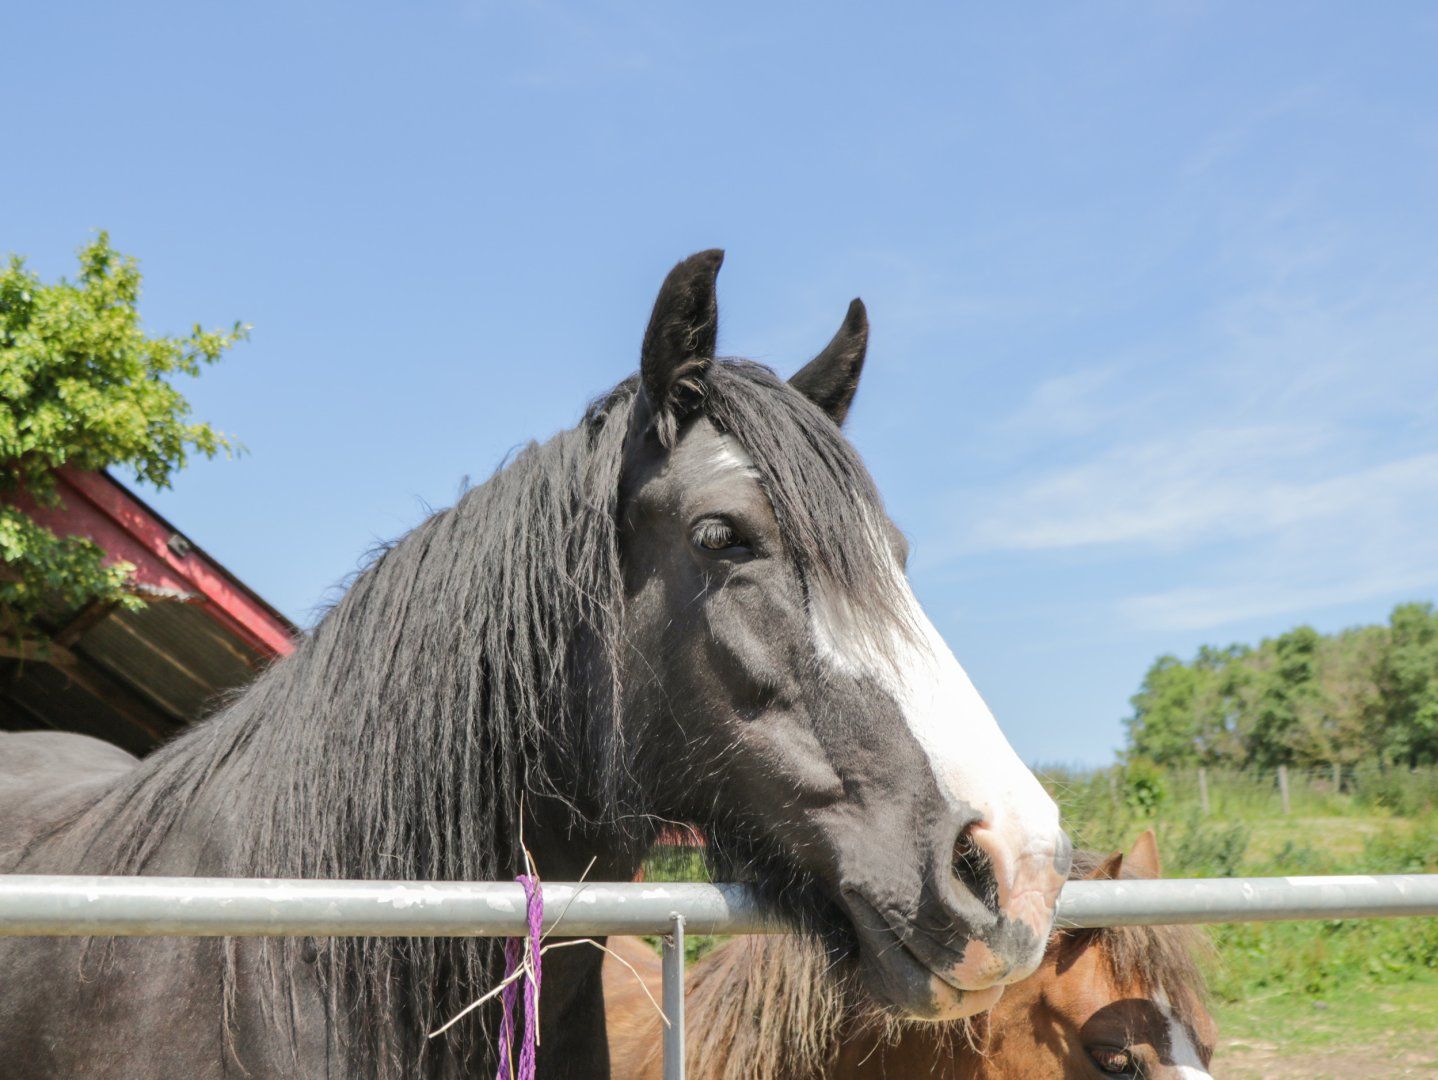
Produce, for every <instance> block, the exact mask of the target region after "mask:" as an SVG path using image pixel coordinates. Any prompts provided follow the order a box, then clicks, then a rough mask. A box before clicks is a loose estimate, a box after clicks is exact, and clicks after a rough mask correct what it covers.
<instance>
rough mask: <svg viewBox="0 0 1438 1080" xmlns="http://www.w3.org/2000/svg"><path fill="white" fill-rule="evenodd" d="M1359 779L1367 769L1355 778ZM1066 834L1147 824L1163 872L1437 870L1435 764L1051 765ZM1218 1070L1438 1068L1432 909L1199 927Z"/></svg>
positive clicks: (1368, 1072) (1263, 1073)
mask: <svg viewBox="0 0 1438 1080" xmlns="http://www.w3.org/2000/svg"><path fill="white" fill-rule="evenodd" d="M1359 779H1360V780H1365V778H1359ZM1048 782H1049V785H1050V789H1051V790H1052V791H1053V793H1054V794H1055V796H1056V797H1057V798H1058V799H1059V801H1060V803H1061V805H1062V806H1063V808H1064V813H1065V820H1066V821H1067V823H1068V827H1069V829H1070V831H1071V832H1072V833H1073V834H1074V836H1075V839H1076V841H1077V842H1079V843H1080V844H1083V845H1084V846H1087V847H1091V848H1096V849H1099V850H1112V849H1114V848H1118V847H1123V846H1125V845H1127V844H1128V843H1129V842H1130V841H1131V840H1132V838H1133V837H1134V836H1136V835H1137V834H1138V832H1139V831H1141V830H1142V829H1144V828H1148V827H1152V828H1154V829H1155V831H1156V832H1157V834H1158V837H1159V846H1160V850H1161V851H1162V853H1163V856H1164V873H1165V875H1166V876H1170V877H1190V876H1191V877H1212V876H1229V877H1238V876H1270V875H1289V874H1364V873H1372V874H1380V873H1429V872H1438V774H1435V773H1433V772H1420V773H1415V774H1402V773H1400V774H1389V775H1385V776H1376V775H1375V776H1373V777H1369V778H1366V782H1363V783H1360V782H1354V783H1353V784H1351V785H1349V784H1346V785H1345V789H1344V790H1343V791H1339V790H1337V789H1335V787H1334V786H1333V784H1332V782H1331V779H1326V778H1323V777H1322V776H1321V775H1320V776H1319V777H1312V778H1310V777H1305V776H1298V775H1295V777H1293V778H1292V782H1291V785H1290V796H1291V797H1290V812H1289V813H1288V814H1286V815H1285V814H1284V813H1283V811H1282V805H1281V802H1280V799H1279V795H1278V792H1277V788H1276V785H1275V783H1274V778H1273V777H1272V776H1266V777H1261V776H1260V777H1254V776H1243V775H1222V774H1215V775H1214V776H1212V777H1210V780H1209V795H1210V800H1209V801H1210V813H1209V814H1208V815H1203V814H1202V813H1201V811H1200V808H1199V801H1198V788H1197V782H1196V776H1172V775H1164V774H1149V775H1145V774H1142V773H1140V775H1139V776H1138V777H1132V776H1131V777H1123V776H1121V775H1118V774H1110V773H1106V772H1104V773H1068V772H1064V771H1063V770H1049V771H1048ZM1210 935H1211V937H1212V939H1213V942H1214V946H1215V949H1214V960H1213V963H1212V966H1211V969H1210V972H1209V981H1210V986H1211V987H1212V989H1213V992H1214V999H1215V1001H1214V1004H1215V1014H1216V1016H1217V1018H1218V1021H1219V1026H1220V1031H1221V1049H1220V1052H1219V1055H1218V1057H1217V1059H1216V1060H1215V1075H1218V1076H1224V1077H1239V1078H1246V1077H1265V1078H1268V1077H1276V1078H1286V1077H1295V1078H1296V1077H1312V1078H1317V1077H1330V1076H1331V1077H1335V1078H1343V1080H1357V1078H1367V1077H1388V1076H1421V1075H1438V919H1382V920H1318V921H1311V922H1292V923H1268V924H1258V923H1249V924H1235V925H1225V926H1215V927H1213V928H1211V929H1210Z"/></svg>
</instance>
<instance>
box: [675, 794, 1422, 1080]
mask: <svg viewBox="0 0 1438 1080" xmlns="http://www.w3.org/2000/svg"><path fill="white" fill-rule="evenodd" d="M1041 772H1042V774H1043V775H1044V777H1045V782H1046V784H1047V785H1048V787H1049V789H1050V791H1051V792H1052V793H1053V794H1054V796H1055V797H1056V798H1057V799H1058V801H1059V803H1060V805H1061V806H1062V808H1063V811H1064V818H1065V822H1066V824H1067V827H1068V829H1069V830H1070V832H1071V833H1072V835H1073V836H1074V839H1075V841H1076V842H1077V843H1078V844H1080V845H1081V846H1084V847H1088V848H1091V849H1094V850H1098V851H1104V852H1107V851H1112V850H1116V849H1119V848H1125V849H1126V848H1127V847H1128V846H1129V844H1131V842H1132V841H1133V839H1134V837H1136V836H1137V835H1138V834H1139V833H1140V832H1141V831H1142V830H1143V829H1146V828H1153V829H1154V830H1155V832H1156V833H1157V834H1158V838H1159V847H1160V851H1161V853H1162V856H1163V859H1164V873H1165V875H1166V876H1169V877H1245V876H1256V877H1258V876H1274V875H1279V876H1281V875H1289V874H1384V873H1387V874H1398V873H1432V872H1438V771H1429V772H1420V773H1414V774H1407V773H1397V774H1387V775H1382V776H1379V775H1376V774H1375V775H1373V776H1359V777H1356V778H1353V779H1352V780H1351V781H1350V780H1345V783H1344V788H1343V790H1341V791H1340V790H1337V789H1335V787H1334V785H1333V784H1332V781H1331V778H1325V777H1323V776H1321V775H1319V776H1315V777H1306V776H1301V775H1295V776H1294V777H1293V778H1292V783H1291V786H1290V807H1289V810H1290V812H1289V813H1288V814H1286V815H1285V814H1284V813H1283V811H1282V806H1281V803H1280V799H1279V795H1278V792H1277V789H1276V786H1275V784H1274V780H1273V777H1272V776H1266V777H1265V776H1247V775H1241V774H1228V775H1224V774H1218V773H1215V774H1214V775H1213V776H1211V777H1210V778H1209V785H1208V786H1209V804H1210V812H1209V814H1207V815H1204V814H1202V813H1201V810H1200V805H1199V796H1198V787H1197V781H1196V776H1194V775H1187V776H1183V775H1177V776H1176V775H1168V774H1161V773H1156V772H1149V773H1145V772H1143V771H1141V770H1135V771H1134V773H1133V774H1131V775H1128V776H1123V775H1121V774H1118V773H1116V772H1109V771H1101V772H1076V771H1072V770H1063V769H1046V770H1041ZM650 877H651V879H655V878H663V879H666V880H671V881H683V880H689V881H694V880H702V879H703V877H704V871H703V865H702V862H701V860H700V859H699V857H698V856H697V855H696V854H695V853H693V852H681V853H674V854H673V855H671V856H670V857H669V858H667V859H664V860H661V861H659V862H657V863H655V864H652V865H651V867H650ZM1209 932H1210V935H1211V937H1212V939H1213V943H1214V957H1213V961H1212V964H1211V967H1210V971H1209V984H1210V987H1211V988H1212V990H1213V996H1214V1012H1215V1015H1216V1017H1217V1019H1218V1022H1219V1029H1220V1049H1219V1053H1218V1055H1217V1057H1216V1059H1215V1062H1214V1075H1215V1076H1222V1077H1232V1078H1236V1080H1247V1078H1260V1077H1261V1078H1264V1080H1269V1078H1273V1080H1288V1078H1293V1080H1297V1078H1298V1077H1304V1078H1309V1080H1319V1078H1323V1077H1333V1078H1335V1080H1368V1078H1377V1077H1390V1076H1438V919H1378V920H1356V919H1350V920H1333V919H1329V920H1318V921H1312V922H1291V923H1266V924H1265V923H1249V924H1235V925H1225V926H1215V927H1212V928H1211V929H1210V931H1209ZM687 942H688V945H689V953H690V956H691V958H693V957H697V956H699V955H702V953H703V952H705V951H707V950H708V949H709V948H711V947H712V946H713V945H714V943H715V939H713V938H704V937H698V936H692V935H691V936H690V937H689V938H688V939H687Z"/></svg>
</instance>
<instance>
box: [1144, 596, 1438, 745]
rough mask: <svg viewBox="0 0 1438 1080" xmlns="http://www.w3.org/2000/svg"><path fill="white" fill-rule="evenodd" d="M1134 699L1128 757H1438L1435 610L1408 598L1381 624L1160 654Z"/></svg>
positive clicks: (1437, 615) (1437, 627)
mask: <svg viewBox="0 0 1438 1080" xmlns="http://www.w3.org/2000/svg"><path fill="white" fill-rule="evenodd" d="M1131 704H1132V706H1133V713H1132V715H1131V716H1130V717H1129V718H1128V719H1127V721H1126V724H1127V727H1128V749H1127V755H1126V756H1127V758H1128V759H1129V760H1130V761H1138V760H1143V761H1150V762H1153V763H1155V764H1158V765H1162V766H1166V767H1170V768H1174V767H1190V766H1194V765H1229V766H1234V767H1244V766H1256V767H1259V768H1272V767H1273V766H1276V765H1285V764H1286V765H1299V766H1303V765H1327V764H1329V763H1332V762H1337V763H1339V764H1343V765H1358V764H1360V763H1365V762H1366V763H1375V764H1383V765H1387V764H1399V765H1408V766H1416V765H1423V764H1434V763H1438V611H1435V609H1434V606H1433V605H1432V604H1427V603H1424V604H1404V605H1402V606H1400V607H1398V608H1395V609H1394V611H1393V614H1392V617H1391V618H1390V620H1389V623H1388V625H1387V626H1365V627H1358V628H1355V629H1351V630H1345V631H1343V632H1342V633H1338V634H1331V635H1324V634H1320V633H1318V632H1317V631H1316V630H1314V629H1313V628H1312V627H1308V626H1300V627H1298V628H1297V629H1294V630H1290V631H1289V632H1288V633H1286V634H1281V635H1279V636H1278V637H1275V638H1271V639H1268V640H1266V641H1263V642H1262V643H1261V644H1259V645H1258V646H1257V647H1256V648H1250V647H1248V646H1244V645H1232V646H1230V647H1228V648H1227V649H1215V648H1211V647H1207V646H1205V647H1204V648H1203V649H1200V650H1199V653H1198V655H1197V656H1195V657H1194V658H1193V660H1191V661H1187V662H1185V661H1183V660H1180V659H1179V658H1178V657H1175V656H1162V657H1159V659H1158V660H1156V661H1154V663H1153V666H1152V667H1150V668H1149V670H1148V673H1147V674H1146V675H1145V676H1144V680H1143V684H1142V685H1141V686H1140V687H1139V691H1138V693H1137V694H1135V695H1134V696H1133V698H1132V699H1131Z"/></svg>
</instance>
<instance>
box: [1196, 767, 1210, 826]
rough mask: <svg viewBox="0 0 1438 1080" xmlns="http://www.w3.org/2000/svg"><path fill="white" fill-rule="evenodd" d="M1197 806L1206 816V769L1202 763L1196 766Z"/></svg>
mask: <svg viewBox="0 0 1438 1080" xmlns="http://www.w3.org/2000/svg"><path fill="white" fill-rule="evenodd" d="M1198 806H1199V809H1200V810H1202V811H1203V816H1204V817H1208V770H1207V769H1205V768H1204V767H1203V766H1202V765H1200V766H1199V767H1198Z"/></svg>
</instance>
